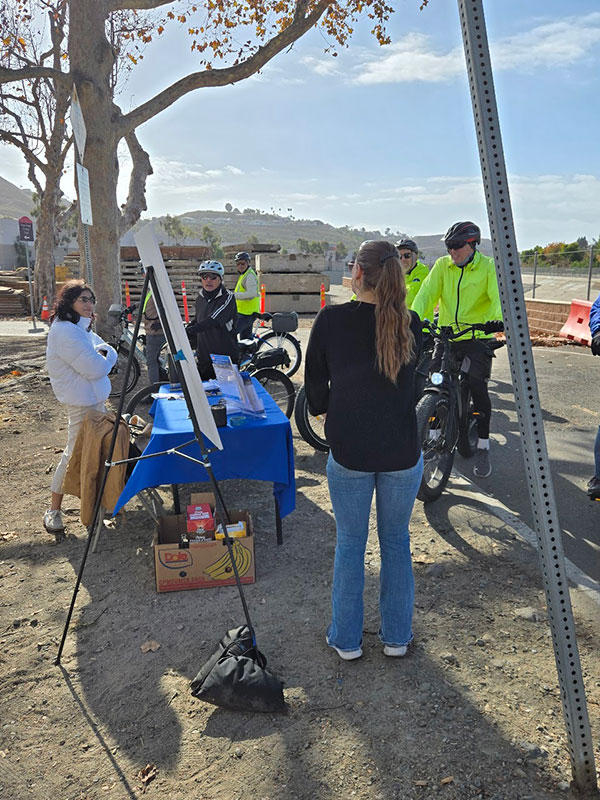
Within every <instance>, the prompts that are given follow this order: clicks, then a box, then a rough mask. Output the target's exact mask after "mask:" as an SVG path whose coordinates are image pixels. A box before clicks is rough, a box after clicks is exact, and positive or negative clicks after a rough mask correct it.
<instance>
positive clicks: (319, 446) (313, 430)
mask: <svg viewBox="0 0 600 800" xmlns="http://www.w3.org/2000/svg"><path fill="white" fill-rule="evenodd" d="M432 350H433V338H432V337H430V336H428V337H426V338H425V337H424V341H423V347H422V350H421V356H420V358H419V361H418V364H417V366H416V368H415V404H416V403H417V402H418V401H419V399H420V398H421V396H422V394H423V391H424V389H425V384H426V381H427V377H428V375H429V366H430V364H431V353H432ZM294 420H295V422H296V427H297V428H298V433H299V434H300V436H301V437H302V438H303V439H304V441H305V442H306V443H307V444H309V445H310V446H311V447H314V449H315V450H319V451H321V452H322V453H328V452H329V445H328V444H327V438H326V436H325V416H324V415H321V414H318V415H317V416H316V417H315V416H313V415H312V414H311V413H310V412H309V410H308V404H307V402H306V392H305V390H304V386H302V387H300V389H299V390H298V394H297V396H296V405H295V407H294Z"/></svg>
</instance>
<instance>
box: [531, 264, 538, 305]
mask: <svg viewBox="0 0 600 800" xmlns="http://www.w3.org/2000/svg"><path fill="white" fill-rule="evenodd" d="M537 264H538V254H537V253H534V254H533V292H532V294H531V297H532V298H533V299H535V282H536V279H537Z"/></svg>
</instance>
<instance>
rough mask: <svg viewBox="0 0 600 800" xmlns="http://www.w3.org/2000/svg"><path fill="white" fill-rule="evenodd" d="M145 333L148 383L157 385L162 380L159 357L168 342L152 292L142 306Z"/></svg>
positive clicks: (149, 292)
mask: <svg viewBox="0 0 600 800" xmlns="http://www.w3.org/2000/svg"><path fill="white" fill-rule="evenodd" d="M142 315H143V319H144V331H145V332H146V364H147V366H148V382H149V383H156V382H157V381H159V380H160V371H159V365H158V357H159V355H160V350H161V347H162V346H163V344H164V343H165V342H166V338H165V335H164V333H163V329H162V325H161V324H160V319H159V316H158V310H157V308H156V303H155V302H154V298H153V297H152V290H150V291H148V294H147V295H146V297H145V298H144V305H143V306H142Z"/></svg>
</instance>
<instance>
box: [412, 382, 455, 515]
mask: <svg viewBox="0 0 600 800" xmlns="http://www.w3.org/2000/svg"><path fill="white" fill-rule="evenodd" d="M453 428H454V421H453V420H452V419H451V418H449V409H448V400H447V398H444V397H441V396H440V395H437V394H425V395H423V397H422V398H421V400H420V401H419V404H418V405H417V430H418V431H419V437H420V440H421V446H422V448H423V478H422V479H421V486H420V487H419V491H418V492H417V497H418V498H419V500H422V501H423V502H424V503H430V502H431V501H432V500H437V498H438V497H439V496H440V495H441V493H442V492H443V491H444V489H445V487H446V484H447V483H448V479H449V478H450V473H451V471H452V464H453V462H454V448H455V444H456V442H455V436H454V434H453Z"/></svg>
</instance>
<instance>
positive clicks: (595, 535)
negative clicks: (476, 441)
mask: <svg viewBox="0 0 600 800" xmlns="http://www.w3.org/2000/svg"><path fill="white" fill-rule="evenodd" d="M534 362H535V369H536V375H537V383H538V391H539V395H540V402H541V406H542V416H543V420H544V430H545V433H546V443H547V447H548V454H549V457H550V463H551V471H552V478H553V483H554V492H555V496H556V503H557V507H558V514H559V519H560V523H561V527H562V529H563V543H564V549H565V555H566V556H567V558H569V559H570V560H571V561H572V562H573V563H575V564H576V565H577V566H578V567H579V568H580V569H581V570H582V571H583V572H585V573H586V574H587V575H589V576H590V577H592V578H594V579H595V580H597V581H600V502H592V501H590V500H589V499H588V497H587V495H586V484H587V482H588V480H589V478H590V477H591V476H592V475H593V474H594V458H593V449H594V440H595V436H596V431H597V429H598V425H599V424H600V402H599V399H600V359H599V358H595V357H594V356H592V355H591V352H590V351H589V349H587V348H583V347H577V346H563V347H535V348H534ZM490 395H491V397H492V406H493V412H492V425H491V439H492V451H491V454H492V459H493V461H492V465H493V472H492V475H491V476H490V477H489V478H487V479H480V478H475V477H474V476H473V466H472V462H470V461H469V460H465V459H463V458H461V457H460V456H457V458H456V462H455V465H456V467H457V468H458V469H459V470H460V471H461V472H464V473H465V474H466V475H468V476H469V477H470V478H471V479H472V480H473V481H474V482H475V483H476V484H477V485H479V486H480V487H481V488H482V489H484V490H485V491H486V492H488V493H489V494H491V495H493V496H494V497H496V498H497V499H498V500H500V501H501V502H503V503H504V504H505V505H506V506H508V508H509V509H511V511H513V513H515V514H516V515H517V516H519V517H520V518H521V519H522V520H523V522H525V523H526V524H527V525H529V526H530V527H533V515H532V513H531V506H530V500H529V492H528V487H527V480H526V477H525V468H524V465H523V457H522V454H521V440H520V434H519V428H518V424H517V412H516V408H515V402H514V397H513V392H512V379H511V375H510V369H509V365H508V357H507V350H506V348H503V349H501V350H499V351H497V357H496V359H495V361H494V367H493V371H492V378H491V380H490Z"/></svg>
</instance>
